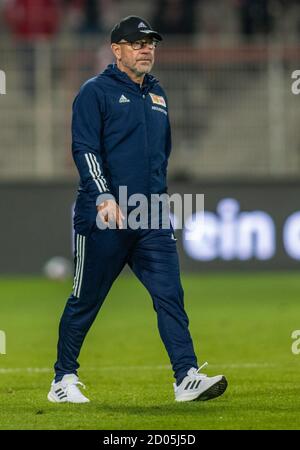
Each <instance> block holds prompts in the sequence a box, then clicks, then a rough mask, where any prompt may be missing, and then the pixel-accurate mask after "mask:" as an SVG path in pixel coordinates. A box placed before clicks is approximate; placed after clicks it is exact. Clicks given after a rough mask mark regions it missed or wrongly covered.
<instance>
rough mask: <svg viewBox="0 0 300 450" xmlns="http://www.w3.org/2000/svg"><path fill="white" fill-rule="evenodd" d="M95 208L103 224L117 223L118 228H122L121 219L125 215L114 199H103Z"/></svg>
mask: <svg viewBox="0 0 300 450" xmlns="http://www.w3.org/2000/svg"><path fill="white" fill-rule="evenodd" d="M97 210H98V213H99V216H100V218H101V220H102V222H103V223H104V224H105V225H108V226H109V225H110V224H117V227H118V228H120V230H121V229H122V228H123V220H124V219H125V217H124V216H123V214H122V211H121V208H120V207H119V205H118V204H117V203H116V202H115V200H112V199H110V200H104V202H102V203H101V204H100V205H98V206H97Z"/></svg>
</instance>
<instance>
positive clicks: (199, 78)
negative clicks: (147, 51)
mask: <svg viewBox="0 0 300 450" xmlns="http://www.w3.org/2000/svg"><path fill="white" fill-rule="evenodd" d="M128 14H136V15H141V16H142V17H145V18H147V19H148V20H149V21H150V22H151V23H152V24H153V26H154V27H156V28H157V29H159V30H160V31H161V32H162V34H164V36H165V40H164V42H163V44H162V45H161V46H160V48H159V49H158V51H157V60H156V65H155V67H154V70H153V73H154V74H155V75H156V76H157V77H158V78H159V80H160V81H161V83H162V85H163V86H164V87H165V88H166V91H167V93H168V96H169V102H170V117H171V122H172V126H173V154H172V158H171V162H170V168H169V180H170V192H171V193H173V192H187V193H188V192H194V193H196V192H197V193H204V195H205V209H206V210H207V211H208V212H209V214H208V216H209V215H210V217H208V219H209V220H208V222H207V229H208V232H207V233H206V235H205V236H204V239H205V240H206V241H205V242H202V243H201V242H199V243H198V244H199V245H197V249H198V250H197V249H196V250H194V251H192V252H191V251H190V249H189V248H187V247H186V246H185V245H184V242H182V239H180V242H179V244H180V245H179V247H180V251H181V252H182V264H183V267H184V268H187V269H195V270H198V269H199V268H201V269H202V268H203V269H208V268H212V269H215V268H221V269H224V268H227V267H228V268H232V267H234V268H238V269H239V268H245V269H249V268H256V267H261V268H267V269H268V268H298V261H299V259H300V218H299V217H300V213H297V211H298V209H299V208H298V199H299V194H300V183H299V174H300V132H299V115H300V113H299V97H297V95H293V93H292V91H291V85H292V81H293V80H292V78H291V75H292V72H293V71H294V70H296V69H297V68H298V67H300V61H299V60H300V47H299V44H298V42H299V37H300V4H299V2H298V1H293V0H188V1H181V0H161V1H152V2H141V1H137V0H126V1H118V0H89V1H87V0H86V1H85V0H69V1H68V0H39V1H38V0H2V1H0V54H1V59H0V70H2V71H4V72H5V74H6V91H7V93H6V95H1V96H0V102H1V103H0V132H1V142H0V180H1V181H0V189H1V199H0V206H1V211H3V212H4V211H5V214H4V216H5V218H6V220H4V221H3V222H2V233H1V237H0V239H1V249H2V251H1V253H2V258H1V263H0V270H1V272H3V273H12V272H16V273H38V272H39V271H40V270H41V267H42V266H43V264H44V263H46V261H48V260H49V259H50V258H51V257H52V256H62V257H65V258H68V259H70V258H71V226H70V222H71V208H72V203H73V201H74V198H75V190H76V184H77V181H78V176H77V173H76V171H75V168H74V165H73V161H72V157H71V152H70V117H71V104H72V100H73V98H74V95H75V94H76V92H77V90H78V88H79V86H80V85H81V83H82V82H83V81H85V80H86V79H87V78H89V77H91V76H93V75H95V74H96V73H98V72H100V71H101V70H102V69H104V68H105V67H106V65H107V64H109V63H110V62H112V55H111V52H110V47H109V32H110V29H111V28H112V26H113V25H114V23H116V22H117V21H118V20H119V19H120V17H123V16H125V15H128ZM228 199H229V200H228ZM227 200H228V201H227ZM222 205H223V206H222ZM222 211H223V213H222ZM246 213H249V214H250V215H249V214H248V216H247V217H248V218H245V215H246ZM226 214H227V215H226ZM244 219H245V220H244ZM226 220H227V222H226ZM229 222H230V224H231V228H230V229H231V235H232V236H231V238H230V231H229V232H228V229H227V231H226V230H225V228H226V225H225V224H226V223H227V225H228V223H229ZM45 227H46V228H47V239H45ZM20 230H22V233H20V232H19V231H20ZM32 230H34V233H33V232H32ZM224 230H225V231H224ZM224 233H225V234H224ZM226 233H227V234H226ZM228 233H229V234H228ZM10 235H13V236H14V240H13V242H12V241H11V240H10V239H8V238H7V236H10ZM25 235H26V236H27V237H26V239H24V236H25ZM179 235H180V233H179ZM233 235H234V236H233ZM230 239H231V241H232V242H231V244H226V243H225V244H224V241H226V242H228V240H229V241H230ZM222 242H223V243H222ZM202 244H203V245H202ZM226 245H227V247H228V246H229V247H230V246H231V247H230V248H227V249H226V248H225V249H224V246H225V247H226ZM201 248H202V250H201Z"/></svg>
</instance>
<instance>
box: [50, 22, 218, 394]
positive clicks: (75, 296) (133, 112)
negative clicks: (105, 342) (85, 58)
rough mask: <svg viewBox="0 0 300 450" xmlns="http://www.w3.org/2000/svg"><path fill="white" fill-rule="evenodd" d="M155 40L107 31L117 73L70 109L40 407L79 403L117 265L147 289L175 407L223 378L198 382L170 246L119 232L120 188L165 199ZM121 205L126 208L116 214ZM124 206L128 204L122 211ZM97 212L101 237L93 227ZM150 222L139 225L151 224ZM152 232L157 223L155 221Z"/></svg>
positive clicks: (145, 29)
mask: <svg viewBox="0 0 300 450" xmlns="http://www.w3.org/2000/svg"><path fill="white" fill-rule="evenodd" d="M161 40H162V37H161V36H160V34H158V33H157V32H156V31H154V30H153V29H152V28H151V26H150V25H149V23H147V22H146V21H145V20H144V19H141V18H139V17H136V16H129V17H126V18H125V19H123V20H121V22H120V23H119V24H117V25H116V26H115V27H114V28H113V30H112V32H111V49H112V52H113V54H114V56H115V58H116V64H112V65H109V66H108V67H107V68H106V70H105V71H104V72H103V73H101V74H100V75H98V76H96V77H95V78H92V79H90V80H88V81H87V82H86V83H85V84H84V85H83V86H82V87H81V89H80V91H79V94H78V95H77V97H76V99H75V101H74V104H73V121H72V137H73V144H72V151H73V157H74V160H75V163H76V166H77V168H78V171H79V174H80V187H79V192H78V198H77V202H76V207H75V216H74V227H75V277H74V286H73V292H72V294H71V296H70V298H69V300H68V302H67V305H66V307H65V310H64V313H63V316H62V318H61V322H60V327H59V341H58V356H57V361H56V364H55V373H56V375H55V379H54V380H53V382H52V385H51V389H50V392H49V394H48V399H49V400H50V401H52V402H72V403H84V402H88V401H89V400H88V399H87V398H86V397H85V396H84V395H83V394H82V392H81V391H80V389H79V387H78V386H80V385H82V383H80V382H79V380H78V376H77V369H78V368H79V364H78V363H77V358H78V356H79V352H80V349H81V346H82V343H83V341H84V338H85V336H86V334H87V332H88V330H89V328H90V326H91V325H92V323H93V321H94V319H95V317H96V315H97V313H98V311H99V309H100V307H101V305H102V303H103V301H104V299H105V297H106V296H107V293H108V292H109V289H110V287H111V286H112V284H113V282H114V281H115V279H116V278H117V276H118V275H119V273H120V272H121V270H122V269H123V267H124V266H125V264H126V263H128V264H129V266H130V267H131V269H132V270H133V272H134V273H135V275H136V276H137V277H138V279H139V280H140V281H141V282H142V283H143V284H144V286H145V287H146V288H147V289H148V291H149V293H150V295H151V297H152V300H153V306H154V309H155V311H156V313H157V319H158V328H159V332H160V336H161V338H162V341H163V343H164V345H165V347H166V350H167V352H168V355H169V358H170V361H171V364H172V368H173V371H174V377H175V379H176V383H174V391H175V399H176V400H177V401H190V400H196V399H197V400H208V399H211V398H214V397H217V396H219V395H221V394H222V393H223V392H224V391H225V389H226V386H227V381H226V379H225V377H224V376H222V375H218V376H215V377H207V376H206V375H204V374H201V373H199V371H200V369H198V364H197V359H196V356H195V353H194V348H193V343H192V339H191V336H190V333H189V330H188V318H187V315H186V313H185V310H184V304H183V290H182V287H181V282H180V274H179V264H178V256H177V250H176V239H174V235H173V229H172V226H171V225H169V227H167V228H163V227H162V226H159V227H158V228H151V227H150V228H142V227H141V228H138V229H133V228H130V227H129V228H128V227H124V221H125V216H124V214H123V212H122V204H120V197H119V188H120V187H121V186H126V189H127V195H128V197H129V196H131V195H132V194H143V195H145V197H146V198H149V197H150V196H151V194H161V193H164V192H166V191H167V186H166V169H167V162H168V157H169V154H170V150H171V134H170V124H169V119H168V107H167V100H166V95H165V93H164V91H163V89H162V88H161V87H160V86H159V84H158V80H156V79H155V78H154V77H153V76H152V75H150V71H151V69H152V66H153V64H154V54H155V47H156V45H157V43H158V41H161ZM123 206H125V205H123ZM126 206H128V205H126ZM98 213H99V215H100V221H101V223H102V224H106V225H111V224H113V223H114V222H115V223H116V225H117V227H112V226H108V227H107V228H106V229H103V227H101V226H100V227H99V226H97V222H96V216H97V214H98ZM150 219H151V218H149V219H148V222H147V223H150V222H151V220H150ZM159 224H160V225H161V222H159Z"/></svg>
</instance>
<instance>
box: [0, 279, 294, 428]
mask: <svg viewBox="0 0 300 450" xmlns="http://www.w3.org/2000/svg"><path fill="white" fill-rule="evenodd" d="M182 281H183V286H184V289H185V305H186V310H187V312H188V315H189V318H190V330H191V333H192V336H193V340H194V345H195V349H196V353H197V355H198V359H199V363H203V362H204V361H206V360H207V361H208V362H209V366H208V368H207V371H206V372H207V374H208V375H213V374H218V373H224V374H225V375H226V377H227V379H228V383H229V385H228V389H227V391H226V393H225V394H224V395H223V396H222V397H219V398H218V399H215V400H211V401H208V402H191V403H175V401H174V398H173V391H172V382H173V375H172V372H171V370H170V366H169V361H168V358H167V355H166V352H165V349H164V347H163V345H162V343H161V341H160V338H159V335H158V330H157V327H156V315H155V312H154V310H153V309H152V302H151V299H150V297H149V295H148V293H147V292H146V291H145V289H144V288H143V286H142V285H140V284H139V282H138V281H137V280H136V279H135V278H134V277H131V276H130V275H124V276H122V277H120V278H119V279H118V280H117V282H116V283H115V284H114V286H113V288H112V290H111V292H110V294H109V296H108V298H107V299H106V301H105V303H104V305H103V307H102V309H101V311H100V313H99V315H98V317H97V319H96V321H95V323H94V325H93V327H92V328H91V330H90V332H89V334H88V337H87V339H86V341H85V344H84V347H83V350H82V353H81V355H80V364H81V368H80V371H79V374H80V378H81V380H82V381H83V382H84V383H85V384H86V386H87V390H86V391H85V394H86V395H87V396H88V397H89V398H90V399H91V403H89V404H83V405H71V404H51V403H49V402H48V401H47V399H46V396H47V393H48V390H49V385H50V382H51V380H52V375H53V371H52V365H53V363H54V360H55V356H56V342H57V328H58V322H59V318H60V315H61V313H62V310H63V308H64V305H65V301H66V298H67V296H68V294H69V291H70V289H71V281H67V282H53V281H52V282H51V281H49V280H45V279H42V278H34V279H26V278H5V279H4V278H2V279H1V280H0V292H1V303H0V329H1V330H4V331H5V333H6V338H7V352H6V355H0V428H1V429H110V430H113V429H121V430H125V429H145V430H147V429H148V430H151V429H152V430H154V429H163V430H167V429H174V430H175V429H186V430H192V429H299V428H300V415H299V410H300V395H299V385H300V354H299V355H295V354H293V353H292V351H291V346H292V342H293V341H292V339H291V334H292V331H293V330H297V329H300V277H299V275H298V274H297V273H251V274H232V273H228V274H212V275H211V274H209V275H206V274H202V275H196V274H195V275H185V276H183V277H182Z"/></svg>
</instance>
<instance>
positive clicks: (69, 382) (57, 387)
mask: <svg viewBox="0 0 300 450" xmlns="http://www.w3.org/2000/svg"><path fill="white" fill-rule="evenodd" d="M78 385H79V386H82V387H83V388H84V389H85V386H84V384H83V383H81V382H80V381H79V380H78V377H77V375H74V374H73V373H70V374H67V375H64V377H63V378H62V380H61V381H58V382H57V383H55V381H52V383H51V389H50V392H49V394H48V400H49V401H50V402H53V403H66V402H69V403H87V402H89V399H88V398H86V397H85V396H84V395H83V394H82V393H81V392H80V390H79V388H78V387H77V386H78Z"/></svg>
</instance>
